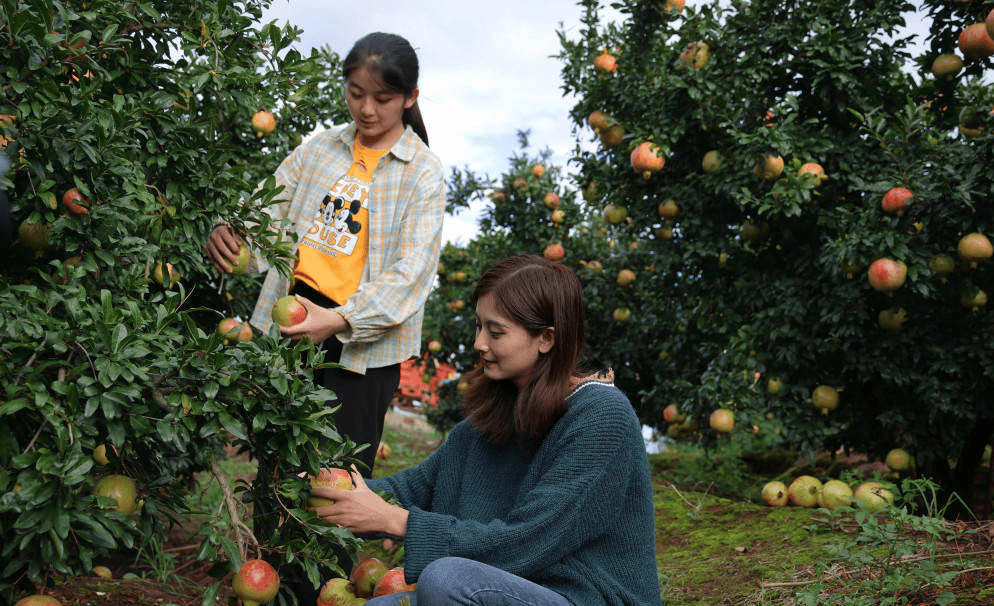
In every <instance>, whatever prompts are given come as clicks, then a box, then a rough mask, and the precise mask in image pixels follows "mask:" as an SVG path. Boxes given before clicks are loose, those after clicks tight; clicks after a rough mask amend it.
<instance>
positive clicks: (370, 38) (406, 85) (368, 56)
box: [342, 32, 428, 145]
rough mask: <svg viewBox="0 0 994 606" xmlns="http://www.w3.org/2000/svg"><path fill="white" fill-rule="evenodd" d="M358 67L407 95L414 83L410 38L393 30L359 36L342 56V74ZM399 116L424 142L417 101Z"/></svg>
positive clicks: (415, 70)
mask: <svg viewBox="0 0 994 606" xmlns="http://www.w3.org/2000/svg"><path fill="white" fill-rule="evenodd" d="M360 67H365V68H367V69H368V70H369V71H370V72H372V73H373V74H375V75H377V76H379V77H380V79H381V80H383V82H384V83H385V84H386V85H387V86H389V87H390V88H391V89H392V90H394V91H396V92H398V93H401V94H402V95H405V96H407V95H410V94H411V93H413V92H414V89H416V88H417V87H418V54H417V53H416V52H414V47H412V46H411V43H410V42H408V41H407V40H406V39H404V38H403V37H401V36H398V35H397V34H385V33H383V32H373V33H372V34H366V35H365V36H363V37H362V38H360V39H359V40H358V41H357V42H356V43H355V44H354V45H353V46H352V50H350V51H349V54H348V55H347V56H346V57H345V62H344V63H343V64H342V75H343V76H345V79H346V80H348V79H349V76H350V75H352V72H354V71H355V70H357V69H359V68H360ZM402 119H403V122H404V125H405V126H410V127H411V128H412V129H414V132H415V133H417V135H418V136H419V137H421V140H422V141H424V142H425V145H428V131H427V129H425V123H424V120H423V119H422V118H421V109H420V108H419V107H418V102H417V101H415V102H414V105H412V106H411V107H409V108H407V109H405V110H404V115H403V118H402Z"/></svg>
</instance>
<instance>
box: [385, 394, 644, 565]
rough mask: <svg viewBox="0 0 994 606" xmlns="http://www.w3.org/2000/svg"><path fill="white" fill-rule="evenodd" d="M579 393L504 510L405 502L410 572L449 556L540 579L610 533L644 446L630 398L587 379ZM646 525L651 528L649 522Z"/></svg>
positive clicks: (468, 462)
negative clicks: (438, 508) (478, 511)
mask: <svg viewBox="0 0 994 606" xmlns="http://www.w3.org/2000/svg"><path fill="white" fill-rule="evenodd" d="M584 392H585V393H582V394H581V395H580V396H577V397H575V398H573V399H572V401H571V403H570V408H569V410H568V411H567V413H566V414H565V415H564V416H563V417H562V418H561V419H560V420H559V421H558V422H557V423H556V425H555V426H554V427H553V428H552V430H551V431H550V432H549V434H548V436H547V437H546V438H545V440H544V441H543V443H542V445H541V447H540V448H539V450H538V452H537V453H536V454H535V456H534V458H533V459H532V460H531V462H530V463H529V464H528V466H527V471H526V473H525V474H524V477H523V479H522V481H521V484H520V488H519V492H518V494H517V496H516V497H515V498H514V499H513V502H512V504H511V506H510V507H509V509H508V511H507V512H506V514H503V515H500V516H498V517H495V518H494V519H489V520H473V519H461V518H460V516H459V512H458V511H456V512H449V513H441V512H433V511H426V510H423V509H421V508H419V507H411V508H409V510H410V516H409V518H408V523H407V537H406V551H405V571H406V572H407V577H408V578H409V579H415V578H417V576H418V575H420V572H421V570H423V569H424V567H425V566H426V565H427V564H429V563H430V562H432V561H434V560H436V559H439V558H442V557H447V556H460V557H465V558H470V559H474V560H477V561H480V562H485V563H488V564H491V565H493V566H497V567H498V568H501V569H503V570H506V571H508V572H512V573H514V574H518V575H520V576H524V577H526V578H532V579H541V578H543V574H546V572H547V570H548V569H550V567H553V566H555V565H562V563H563V562H565V561H568V560H570V559H574V560H575V559H576V558H580V557H583V556H582V555H581V554H580V552H581V551H583V550H585V549H590V548H593V549H597V548H598V542H599V541H601V540H602V535H604V534H605V533H606V532H614V530H608V529H614V528H616V526H617V520H619V519H625V518H626V514H625V512H624V511H623V510H625V508H627V507H629V504H628V503H626V495H627V494H628V492H629V486H630V485H631V484H632V483H633V482H637V481H638V480H636V479H634V478H635V472H634V470H636V469H642V468H643V467H644V465H643V466H642V467H640V466H639V465H637V464H636V461H637V457H641V458H642V459H644V458H645V447H644V444H643V442H642V438H641V432H640V428H639V424H638V421H637V419H636V417H635V414H634V412H633V410H632V408H631V405H630V404H629V402H628V400H627V399H626V398H625V396H624V395H623V394H622V393H621V392H620V391H618V390H617V389H615V388H614V387H613V386H591V387H590V388H589V389H586V390H584ZM475 463H476V461H475V460H474V459H473V458H472V457H469V458H468V459H467V460H465V461H460V462H459V464H460V465H463V466H464V467H465V468H466V469H467V470H470V471H472V469H471V468H472V466H473V465H474V464H475ZM475 471H477V472H478V473H480V474H487V473H488V471H489V470H488V469H484V468H481V469H479V470H475ZM489 473H493V472H492V471H489ZM483 477H486V475H484V476H483ZM437 489H438V490H444V487H437ZM463 490H464V491H465V487H463ZM460 498H461V499H463V500H465V499H473V498H477V499H486V498H493V496H492V495H487V494H480V495H470V494H463V495H462V496H461V497H460ZM650 522H651V520H650ZM648 532H649V534H650V535H651V528H650V529H648Z"/></svg>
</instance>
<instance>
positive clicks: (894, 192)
mask: <svg viewBox="0 0 994 606" xmlns="http://www.w3.org/2000/svg"><path fill="white" fill-rule="evenodd" d="M914 196H915V195H914V194H913V193H911V190H910V189H906V188H904V187H894V188H891V189H890V190H889V191H888V192H887V193H886V194H884V198H883V200H881V201H880V208H882V209H884V212H888V213H895V214H896V215H897V216H899V217H900V216H901V215H903V214H904V211H905V210H906V209H907V207H908V202H909V201H910V200H911V198H913V197H914Z"/></svg>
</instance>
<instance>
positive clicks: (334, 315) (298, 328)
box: [280, 295, 349, 345]
mask: <svg viewBox="0 0 994 606" xmlns="http://www.w3.org/2000/svg"><path fill="white" fill-rule="evenodd" d="M295 297H296V299H297V301H298V302H299V303H300V304H301V305H303V306H304V309H306V310H307V318H306V319H304V321H303V322H301V323H300V324H294V325H293V326H281V327H280V333H281V334H282V335H283V336H284V337H287V338H289V339H292V340H294V341H297V340H299V339H302V338H304V337H310V339H311V342H312V343H314V344H315V345H317V344H320V343H321V342H322V341H324V340H325V339H327V338H328V337H330V336H332V335H337V334H338V333H340V332H343V331H345V330H346V329H348V327H349V325H348V322H346V321H345V318H343V317H342V316H341V314H339V313H338V312H336V311H335V310H334V309H328V308H327V307H321V306H320V305H318V304H317V303H315V302H313V301H311V300H310V299H308V298H307V297H301V296H300V295H295Z"/></svg>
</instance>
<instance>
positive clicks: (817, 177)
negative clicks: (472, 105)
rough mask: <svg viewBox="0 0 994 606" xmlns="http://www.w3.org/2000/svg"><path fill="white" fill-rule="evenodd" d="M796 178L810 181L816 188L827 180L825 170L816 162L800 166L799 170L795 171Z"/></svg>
mask: <svg viewBox="0 0 994 606" xmlns="http://www.w3.org/2000/svg"><path fill="white" fill-rule="evenodd" d="M797 176H798V177H800V178H804V179H808V180H810V181H811V182H812V183H814V184H815V185H816V186H818V185H821V184H822V183H824V182H825V181H826V180H827V179H828V175H827V174H825V169H824V168H822V166H821V164H818V163H817V162H806V163H804V164H802V165H801V168H799V169H797Z"/></svg>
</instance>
